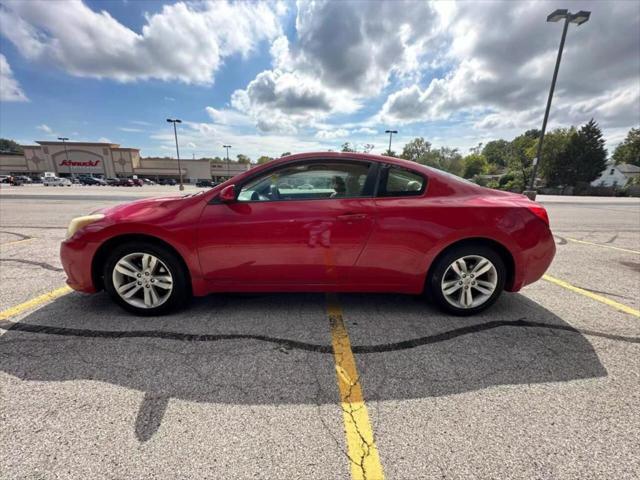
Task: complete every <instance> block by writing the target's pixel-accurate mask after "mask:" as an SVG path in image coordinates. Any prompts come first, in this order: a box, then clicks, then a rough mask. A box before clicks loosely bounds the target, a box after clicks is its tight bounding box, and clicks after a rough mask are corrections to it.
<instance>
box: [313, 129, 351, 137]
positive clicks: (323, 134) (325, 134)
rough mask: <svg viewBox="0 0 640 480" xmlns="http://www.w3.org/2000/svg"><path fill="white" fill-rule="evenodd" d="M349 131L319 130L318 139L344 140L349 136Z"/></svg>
mask: <svg viewBox="0 0 640 480" xmlns="http://www.w3.org/2000/svg"><path fill="white" fill-rule="evenodd" d="M349 133H351V132H349V130H347V129H345V128H336V129H333V130H318V131H317V132H316V138H320V139H322V140H332V139H334V138H344V137H348V136H349Z"/></svg>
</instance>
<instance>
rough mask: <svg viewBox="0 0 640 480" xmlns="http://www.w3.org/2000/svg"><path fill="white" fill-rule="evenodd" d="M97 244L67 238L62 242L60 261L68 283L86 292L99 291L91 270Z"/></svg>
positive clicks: (75, 288)
mask: <svg viewBox="0 0 640 480" xmlns="http://www.w3.org/2000/svg"><path fill="white" fill-rule="evenodd" d="M96 248H97V246H96V245H94V244H92V243H87V242H81V241H78V240H73V238H71V239H69V240H65V241H63V242H62V243H61V244H60V261H61V262H62V267H63V268H64V272H65V273H66V274H67V285H69V286H70V287H71V288H73V289H74V290H77V291H78V292H84V293H95V292H96V291H97V289H96V286H95V284H94V281H93V275H92V272H91V262H92V259H93V256H94V254H95V251H96Z"/></svg>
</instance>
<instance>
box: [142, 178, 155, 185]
mask: <svg viewBox="0 0 640 480" xmlns="http://www.w3.org/2000/svg"><path fill="white" fill-rule="evenodd" d="M142 181H143V182H144V184H145V185H156V182H154V181H153V180H151V179H149V178H143V179H142Z"/></svg>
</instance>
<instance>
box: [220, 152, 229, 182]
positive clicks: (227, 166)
mask: <svg viewBox="0 0 640 480" xmlns="http://www.w3.org/2000/svg"><path fill="white" fill-rule="evenodd" d="M222 148H226V149H227V177H229V178H231V172H230V171H229V149H230V148H231V145H223V146H222ZM229 178H227V180H229Z"/></svg>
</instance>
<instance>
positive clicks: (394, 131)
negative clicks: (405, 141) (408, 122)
mask: <svg viewBox="0 0 640 480" xmlns="http://www.w3.org/2000/svg"><path fill="white" fill-rule="evenodd" d="M384 133H398V131H397V130H385V131H384Z"/></svg>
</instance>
